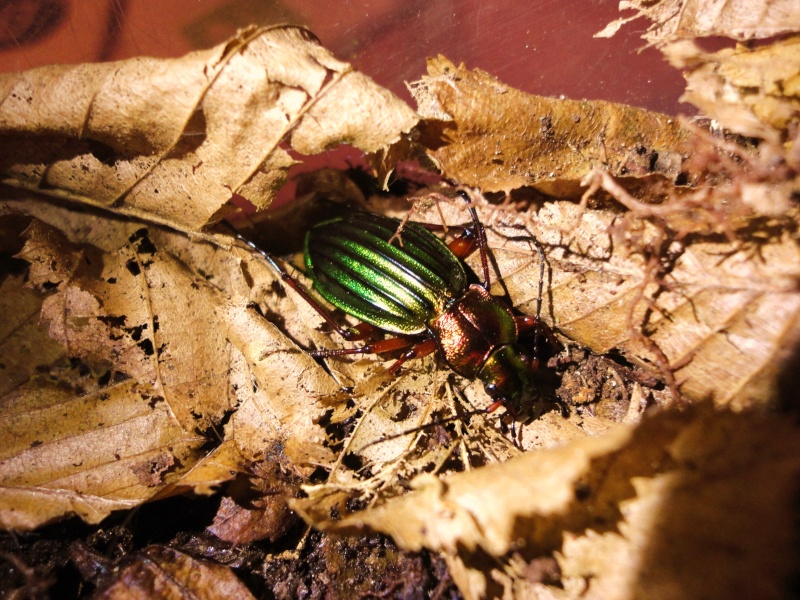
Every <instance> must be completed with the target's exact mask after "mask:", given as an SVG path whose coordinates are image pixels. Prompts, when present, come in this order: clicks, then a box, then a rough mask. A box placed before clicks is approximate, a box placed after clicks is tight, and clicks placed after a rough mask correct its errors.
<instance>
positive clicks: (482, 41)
mask: <svg viewBox="0 0 800 600" xmlns="http://www.w3.org/2000/svg"><path fill="white" fill-rule="evenodd" d="M618 16H620V14H619V12H618V10H617V0H541V1H538V2H537V1H534V0H527V1H525V0H494V1H490V0H367V1H363V2H356V1H349V0H10V1H9V0H6V1H5V2H3V1H2V0H0V71H17V70H23V69H28V68H31V67H35V66H39V65H45V64H50V63H77V62H92V61H100V60H118V59H123V58H128V57H131V56H137V55H150V56H161V57H175V56H180V55H182V54H185V53H186V52H189V51H191V50H193V49H196V48H203V47H207V46H210V45H214V44H217V43H219V42H221V41H223V40H225V39H226V38H228V37H229V36H230V35H232V34H233V33H234V32H235V31H236V29H237V28H239V27H243V26H245V25H248V24H251V23H256V24H262V25H264V24H275V23H294V24H300V25H305V26H307V27H308V28H309V29H311V30H312V31H313V32H314V33H315V34H316V35H317V36H318V37H319V38H320V40H321V41H322V43H323V44H324V45H325V46H327V47H328V48H330V49H331V50H332V51H333V52H334V53H335V54H336V55H337V56H338V57H339V58H341V59H344V60H348V61H350V62H352V63H353V64H354V66H355V67H356V68H358V69H360V70H361V71H363V72H364V73H366V74H368V75H370V76H371V77H372V78H373V79H375V80H376V81H377V82H378V83H380V84H382V85H384V86H387V87H389V88H390V89H392V90H393V91H394V92H396V93H398V94H400V95H401V96H402V97H403V98H405V99H407V100H409V101H410V96H409V95H408V93H407V91H406V90H405V86H404V81H413V80H415V79H418V78H419V77H420V75H422V74H423V73H425V58H426V57H427V56H432V55H436V54H444V55H445V56H447V57H448V58H450V59H451V60H452V61H454V62H456V63H459V62H464V63H466V65H467V66H468V67H470V68H475V67H479V68H481V69H484V70H486V71H488V72H490V73H492V74H493V75H495V76H496V77H498V78H499V79H500V80H502V81H504V82H506V83H508V84H511V85H513V86H515V87H517V88H520V89H522V90H525V91H528V92H531V93H536V94H543V95H550V96H558V95H562V94H563V95H564V96H566V97H570V98H588V99H603V100H613V101H618V102H625V103H628V104H633V105H637V106H641V107H645V108H650V109H653V110H659V111H662V112H667V113H670V114H678V113H680V112H682V111H683V112H690V108H689V107H687V106H685V105H683V106H681V105H679V102H678V97H679V96H680V94H681V92H682V89H683V80H682V77H681V76H680V74H679V73H678V72H676V71H675V70H674V69H672V68H671V67H670V66H669V65H668V64H667V63H665V62H664V60H663V59H662V58H661V54H660V53H659V52H658V51H657V50H655V49H653V48H645V47H644V45H645V44H644V42H643V41H642V40H641V38H640V35H641V33H642V31H643V29H644V28H645V27H646V26H647V23H646V22H644V21H643V20H638V21H635V22H633V23H630V24H628V25H626V26H625V27H624V28H623V29H622V31H621V32H620V33H619V34H617V36H615V37H614V38H612V39H610V40H608V39H595V38H593V37H592V36H593V34H594V33H596V32H597V31H599V30H600V29H602V28H603V27H604V26H605V25H606V24H607V23H608V22H609V21H611V20H613V19H615V18H617V17H618Z"/></svg>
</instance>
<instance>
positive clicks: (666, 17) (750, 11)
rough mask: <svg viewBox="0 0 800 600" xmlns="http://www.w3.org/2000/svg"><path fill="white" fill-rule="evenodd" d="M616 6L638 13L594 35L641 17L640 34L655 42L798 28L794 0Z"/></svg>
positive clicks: (635, 1) (637, 1)
mask: <svg viewBox="0 0 800 600" xmlns="http://www.w3.org/2000/svg"><path fill="white" fill-rule="evenodd" d="M619 8H620V10H635V11H637V13H636V14H635V15H633V16H626V17H623V18H620V19H617V20H616V21H613V22H612V23H609V24H608V25H607V26H606V27H605V28H604V29H603V31H601V32H599V33H598V34H596V36H595V37H611V36H612V35H614V34H615V33H616V32H617V31H618V30H619V29H620V27H622V26H623V25H624V24H625V23H629V22H630V21H634V20H636V19H639V18H641V17H646V18H647V19H649V20H651V21H652V23H651V25H650V27H649V28H648V29H647V32H646V33H645V34H644V36H643V37H644V38H645V39H646V40H648V41H649V42H651V43H656V44H657V43H661V42H670V41H674V40H678V39H684V38H695V37H708V36H714V35H724V36H728V37H731V38H734V39H737V40H750V39H754V38H768V37H772V36H776V35H781V34H785V33H792V32H795V31H798V30H800V11H798V10H797V3H796V2H795V1H794V0H713V1H711V2H707V1H706V2H697V1H694V0H658V1H656V2H652V1H648V0H623V1H622V2H620V5H619Z"/></svg>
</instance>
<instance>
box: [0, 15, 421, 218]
mask: <svg viewBox="0 0 800 600" xmlns="http://www.w3.org/2000/svg"><path fill="white" fill-rule="evenodd" d="M0 99H1V100H0V131H2V133H3V137H2V144H0V172H1V173H2V180H3V182H4V183H6V184H10V185H13V186H17V187H22V188H26V189H30V190H35V191H46V192H47V193H49V194H51V195H54V196H57V197H59V198H66V199H69V200H73V201H77V202H80V203H84V204H90V205H93V206H98V207H102V208H104V209H107V210H111V211H114V212H115V213H117V214H122V215H128V216H134V217H138V218H143V219H145V220H147V221H149V222H158V223H162V224H167V225H169V226H171V227H173V228H176V229H178V230H184V231H185V230H197V229H199V228H200V227H202V226H204V225H205V224H206V223H207V222H208V221H209V220H210V219H211V218H212V217H213V216H214V215H215V214H216V213H217V212H218V211H219V210H220V209H221V208H222V207H223V206H224V205H225V203H226V202H228V200H229V199H230V198H231V197H232V196H234V195H237V196H241V197H243V198H245V199H247V200H249V201H250V202H251V203H253V204H254V205H255V206H257V207H259V208H264V207H267V206H269V204H270V202H271V201H272V199H273V198H274V196H275V193H276V192H277V190H278V189H279V188H280V187H281V186H282V185H283V183H284V182H285V181H286V171H287V169H288V168H289V167H290V166H291V165H292V164H294V163H295V162H296V160H295V158H293V157H292V156H291V154H290V152H291V151H294V152H296V153H300V154H305V155H309V154H317V153H320V152H323V151H324V150H327V149H329V148H331V147H333V146H335V145H337V144H343V143H346V144H351V145H353V146H356V147H357V148H360V149H362V150H364V151H365V152H375V151H377V150H379V149H381V148H383V147H384V146H387V145H388V144H390V143H392V142H395V141H396V140H397V139H398V138H399V137H400V134H401V133H402V132H407V131H408V130H409V129H411V127H413V125H414V124H415V122H416V118H415V116H414V114H413V112H412V111H411V110H410V109H409V108H408V107H407V106H406V105H405V104H404V103H403V102H401V101H400V100H399V99H397V98H396V97H394V96H393V95H392V94H391V93H389V92H388V91H386V90H384V89H383V88H380V87H378V86H376V85H375V84H374V83H373V82H372V81H371V80H370V79H369V78H367V77H365V76H364V75H362V74H360V73H357V72H355V71H353V70H352V69H351V68H350V66H349V65H348V64H347V63H344V62H341V61H338V60H336V59H335V58H333V56H332V55H331V54H330V53H329V52H328V51H327V50H325V49H324V48H322V47H321V46H320V45H319V44H318V42H317V41H316V40H315V39H313V37H312V36H311V35H310V34H309V33H308V32H307V31H305V30H303V29H300V28H296V27H277V28H271V29H248V30H244V31H242V32H240V33H239V35H238V36H237V37H235V38H234V39H232V40H230V41H229V42H227V43H225V44H222V45H220V46H217V47H215V48H212V49H210V50H205V51H199V52H195V53H192V54H189V55H187V56H185V57H183V58H180V59H174V60H160V59H146V58H141V59H136V60H130V61H123V62H120V63H105V64H94V65H78V66H61V65H59V66H52V67H43V68H40V69H34V70H31V71H27V72H24V73H21V74H4V75H3V76H2V77H1V78H0Z"/></svg>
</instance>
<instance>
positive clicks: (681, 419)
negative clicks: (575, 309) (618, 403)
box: [298, 409, 800, 598]
mask: <svg viewBox="0 0 800 600" xmlns="http://www.w3.org/2000/svg"><path fill="white" fill-rule="evenodd" d="M798 440H800V437H798V435H797V431H796V428H795V427H794V426H792V425H789V424H786V423H785V422H783V420H782V419H780V418H774V417H764V416H757V417H756V416H753V415H744V414H739V415H737V414H733V413H715V412H711V411H709V410H707V409H703V410H699V411H698V410H695V411H689V412H686V413H683V414H675V413H673V414H666V413H664V414H661V415H658V416H656V417H654V418H651V419H649V420H646V421H645V422H643V423H642V424H641V425H640V426H639V428H637V429H630V428H619V429H617V430H615V431H613V432H610V433H609V434H608V435H606V436H604V437H602V438H595V439H585V440H579V441H576V442H573V443H571V444H569V445H567V446H564V447H562V448H557V449H552V450H547V451H540V452H531V453H528V454H525V455H524V456H521V457H519V458H515V459H512V460H510V461H508V462H506V463H504V464H502V465H494V466H490V467H486V468H483V469H479V470H477V471H474V472H472V473H464V474H459V475H454V476H451V477H447V478H445V479H443V480H437V479H434V478H431V477H429V476H423V477H420V478H419V479H418V480H417V481H416V482H415V487H416V488H417V489H416V490H415V491H414V492H412V493H410V494H408V495H406V496H404V497H402V498H397V499H394V500H391V501H389V502H387V503H386V504H384V505H383V506H380V507H378V508H375V509H371V510H367V511H362V512H360V513H357V514H354V515H351V516H347V517H345V518H344V519H342V520H341V521H339V522H334V523H330V522H328V521H327V517H323V516H322V515H317V514H316V513H315V512H313V510H312V509H313V507H309V506H307V505H304V504H303V503H298V506H300V507H302V509H303V510H304V511H305V512H304V516H305V517H306V518H307V519H309V520H310V521H311V522H313V523H315V524H316V525H318V526H323V527H325V528H326V529H328V530H331V531H335V532H340V533H364V532H365V531H376V530H377V531H382V532H385V533H388V534H389V535H391V536H392V537H393V538H394V539H395V540H396V541H397V542H398V543H399V544H400V545H401V546H402V547H404V548H408V549H419V548H422V547H426V548H430V549H435V550H439V551H442V552H444V553H445V556H446V557H447V558H448V561H449V562H450V564H451V566H453V573H454V575H455V576H456V577H457V583H458V584H459V588H460V589H461V590H462V592H464V593H465V595H466V596H467V597H468V598H481V597H500V596H501V595H502V594H501V593H500V590H498V586H499V585H500V584H499V583H498V582H502V581H503V580H504V577H503V575H505V583H506V584H507V585H509V586H511V589H509V588H507V589H506V593H509V592H511V591H512V589H516V590H517V591H518V592H519V590H520V589H527V590H528V591H529V592H531V591H533V592H535V595H534V594H533V593H531V595H528V596H527V597H540V598H545V597H553V596H554V597H577V596H580V597H589V598H640V597H643V596H646V595H649V594H650V593H653V590H662V593H659V594H658V596H659V597H696V596H697V595H703V596H704V597H709V598H728V597H731V595H742V596H745V597H761V598H770V597H780V595H779V592H780V589H781V582H788V579H787V578H788V577H789V576H790V575H791V573H792V568H793V565H794V564H795V561H796V559H797V557H796V548H795V547H794V545H793V537H792V535H791V533H790V532H791V531H792V523H793V516H792V506H793V498H794V497H795V493H796V483H795V482H796V478H797V476H798V474H800V459H798V451H799V450H800V441H798ZM731 449H734V450H735V451H734V452H731V451H730V450H731ZM319 517H322V518H319ZM553 551H559V552H560V553H557V554H556V557H557V558H558V561H559V563H560V567H561V572H562V575H563V583H564V586H565V589H564V591H559V590H558V589H556V588H549V589H548V588H547V586H546V585H545V584H542V583H537V582H530V581H527V582H526V581H525V577H524V574H523V572H520V571H519V569H517V568H516V567H515V565H520V564H521V565H524V564H527V563H528V562H529V561H532V560H533V559H535V558H536V557H540V556H542V555H545V554H549V553H551V552H553ZM492 557H494V558H492ZM674 557H680V561H679V562H675V560H674ZM498 559H499V562H498ZM686 560H689V561H690V562H691V564H693V565H695V566H696V568H692V569H683V568H680V566H679V565H681V564H685V561H686ZM498 564H499V565H503V564H504V565H505V567H504V569H505V573H504V574H503V573H500V574H497V573H492V571H494V570H497V569H498V568H501V567H498ZM752 573H758V576H757V577H751V576H750V575H751V574H752ZM459 574H460V575H461V577H462V578H461V579H460V580H458V577H459ZM692 590H694V591H692ZM548 594H550V595H548ZM551 595H552V596H551ZM516 597H519V595H517V596H516Z"/></svg>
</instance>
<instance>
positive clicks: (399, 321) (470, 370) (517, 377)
mask: <svg viewBox="0 0 800 600" xmlns="http://www.w3.org/2000/svg"><path fill="white" fill-rule="evenodd" d="M458 193H459V195H460V196H461V198H462V199H463V200H465V201H466V202H467V203H468V205H469V206H468V210H469V212H470V216H471V218H472V223H473V225H472V227H470V228H468V229H466V230H465V231H464V232H463V233H462V235H461V236H459V237H458V238H456V239H455V240H453V241H452V242H451V243H450V244H449V245H447V244H445V243H444V242H443V241H442V240H441V239H439V238H438V237H437V236H436V235H434V234H433V233H432V232H431V231H429V230H428V229H426V228H425V227H423V226H422V225H419V224H417V223H413V222H407V223H404V224H402V233H401V236H402V245H400V244H399V243H398V244H395V243H393V242H392V241H393V240H394V239H396V238H397V237H398V236H397V232H398V230H399V229H400V228H401V222H400V221H398V220H397V219H393V218H390V217H385V216H381V215H377V214H372V213H366V212H358V213H353V214H351V215H348V216H344V217H337V218H334V219H330V220H327V221H323V222H322V223H319V224H317V225H315V226H313V227H312V228H311V229H310V230H309V231H308V233H307V234H306V238H305V247H304V260H305V266H306V272H307V275H308V276H309V278H310V279H311V281H312V283H313V286H314V289H315V290H316V291H317V292H318V293H319V294H320V295H321V296H322V297H323V298H324V299H325V300H327V301H328V302H329V303H330V304H332V305H333V306H335V307H336V308H338V309H340V310H342V311H343V312H345V313H347V314H349V315H351V316H354V317H356V318H358V319H360V320H361V321H362V323H361V324H359V325H357V326H355V327H342V326H340V325H339V324H338V323H337V322H336V321H335V320H334V319H333V317H332V316H331V314H330V312H329V311H328V310H327V309H326V308H324V307H323V306H322V304H321V303H320V302H319V301H317V300H316V299H315V298H314V297H313V296H312V295H311V294H310V293H309V292H308V291H307V290H306V289H305V288H304V287H303V286H302V285H301V284H300V283H299V282H298V281H297V280H296V279H294V278H293V277H292V276H291V275H289V273H287V272H286V270H285V269H284V268H283V267H281V266H280V265H279V264H278V263H277V262H276V261H275V260H274V259H273V258H272V256H271V255H269V254H268V253H266V252H264V251H263V250H261V249H260V248H258V247H256V246H255V245H254V244H253V243H252V242H250V241H249V240H247V239H245V238H243V237H241V236H238V237H239V239H240V240H242V241H243V242H244V243H246V244H248V245H249V246H250V247H251V248H253V249H254V250H255V251H256V252H258V253H259V254H261V255H262V256H263V257H264V258H265V259H266V260H267V262H268V263H269V264H270V265H271V266H272V267H273V268H274V269H275V270H276V271H277V272H278V273H279V274H280V277H281V280H282V281H283V282H284V283H285V284H287V285H288V286H290V287H291V288H292V289H294V290H295V291H296V292H297V293H298V294H300V296H301V297H303V298H304V300H305V301H306V302H308V303H309V304H310V305H311V306H312V307H313V308H314V309H315V310H316V311H317V312H318V313H319V314H320V315H321V316H322V317H323V318H324V319H325V320H326V321H327V322H328V323H329V324H330V325H331V326H332V327H333V328H334V329H335V330H336V331H337V332H338V333H339V334H340V335H341V336H342V337H343V338H344V339H346V340H348V341H359V340H366V339H369V338H375V337H376V336H377V335H378V334H379V333H380V332H381V331H382V332H388V333H392V334H395V337H391V338H386V339H382V340H378V341H372V342H370V343H367V344H365V345H362V346H357V347H353V348H339V349H334V350H318V351H315V352H312V355H313V356H315V357H318V358H328V357H333V356H341V355H346V354H380V353H384V352H392V351H398V350H406V351H405V353H404V354H402V355H401V356H400V358H399V359H397V360H396V362H395V363H394V364H393V365H392V366H391V367H390V369H389V370H390V372H392V373H396V372H397V371H398V370H399V369H400V367H401V365H402V364H403V363H404V362H406V361H407V360H411V359H413V358H420V357H423V356H426V355H428V354H430V353H432V352H435V351H436V350H438V351H439V352H440V355H441V356H442V358H443V359H444V361H445V362H446V363H447V365H448V366H449V367H450V368H451V369H452V370H453V371H454V372H456V373H457V374H459V375H461V376H462V377H466V378H468V379H479V380H480V381H482V382H483V384H484V389H485V390H486V393H487V394H488V395H489V396H490V397H491V398H492V400H493V402H492V404H491V405H490V406H489V407H488V408H487V409H486V411H487V412H493V411H494V410H496V409H497V408H499V407H500V406H503V407H505V408H506V410H507V411H508V412H509V413H511V414H512V416H517V415H519V414H522V413H525V412H527V409H528V408H529V404H528V402H527V400H528V398H529V396H530V392H531V391H532V388H533V375H532V374H533V372H534V371H535V370H536V369H537V368H538V363H539V345H540V339H541V337H543V336H544V337H546V338H547V339H548V340H551V341H552V340H553V339H554V338H553V335H552V332H551V331H550V329H549V328H548V327H547V326H546V325H545V324H544V323H542V321H541V319H540V315H541V308H542V289H543V282H544V253H543V251H542V248H541V246H540V245H539V244H538V243H537V244H536V247H537V250H538V252H539V257H540V261H541V262H540V274H539V295H538V298H537V306H536V316H535V317H531V316H525V315H515V314H514V313H513V311H512V309H511V307H509V306H508V305H507V304H506V303H505V302H503V301H502V300H501V299H500V298H498V297H496V296H492V295H491V294H490V293H489V291H488V290H489V265H488V258H487V248H486V232H485V230H484V228H483V225H482V224H481V222H480V220H479V219H478V216H477V213H476V212H475V209H474V207H473V206H471V201H470V198H469V196H468V195H467V194H466V193H465V192H463V191H459V192H458ZM476 248H477V249H478V250H479V251H480V253H481V265H482V270H483V283H480V284H475V283H473V284H469V283H468V281H467V273H466V271H465V268H464V265H463V263H462V259H464V258H466V257H467V256H468V255H469V254H471V253H472V252H473V251H474V250H475V249H476ZM532 329H533V330H534V342H533V348H532V350H533V352H532V353H530V354H528V353H526V352H525V350H524V349H523V347H522V345H521V344H520V342H519V337H520V334H521V333H523V332H524V331H529V330H532Z"/></svg>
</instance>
